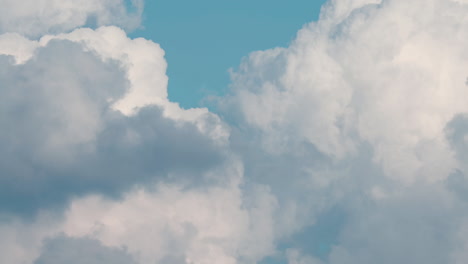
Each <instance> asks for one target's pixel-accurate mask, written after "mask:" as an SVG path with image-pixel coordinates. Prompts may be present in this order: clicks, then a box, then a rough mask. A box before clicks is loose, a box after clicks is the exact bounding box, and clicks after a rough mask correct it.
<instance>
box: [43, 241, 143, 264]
mask: <svg viewBox="0 0 468 264" xmlns="http://www.w3.org/2000/svg"><path fill="white" fill-rule="evenodd" d="M62 263H69V264H75V263H76V264H82V263H86V264H101V263H113V264H136V263H137V262H136V261H135V260H134V259H133V258H132V256H131V255H130V254H128V253H127V252H126V251H125V249H119V248H109V247H106V246H104V245H102V244H101V243H100V242H99V241H97V240H93V239H86V238H69V237H66V236H59V237H55V238H50V239H48V240H47V241H46V242H45V244H44V250H43V251H42V255H41V256H40V257H39V258H38V259H37V260H36V261H35V262H34V264H62Z"/></svg>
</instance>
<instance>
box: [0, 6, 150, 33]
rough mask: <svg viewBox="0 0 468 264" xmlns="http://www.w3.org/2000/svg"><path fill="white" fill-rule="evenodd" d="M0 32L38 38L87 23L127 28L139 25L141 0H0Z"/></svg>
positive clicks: (141, 9) (141, 7) (141, 8)
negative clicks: (0, 7)
mask: <svg viewBox="0 0 468 264" xmlns="http://www.w3.org/2000/svg"><path fill="white" fill-rule="evenodd" d="M0 5H1V6H2V9H1V10H0V32H17V33H20V34H24V35H27V36H33V37H38V36H39V37H40V36H41V35H43V34H45V33H60V32H65V31H70V30H72V29H74V28H77V27H80V26H85V25H90V26H103V25H118V26H123V27H126V28H128V29H131V28H135V27H137V26H138V25H139V24H140V17H141V13H142V11H143V1H142V0H131V1H130V0H79V1H76V0H62V1H56V0H40V1H36V0H21V1H16V0H2V1H0Z"/></svg>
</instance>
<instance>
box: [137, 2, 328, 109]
mask: <svg viewBox="0 0 468 264" xmlns="http://www.w3.org/2000/svg"><path fill="white" fill-rule="evenodd" d="M324 2H325V0H290V1H284V0H283V1H279V0H237V1H222V0H221V1H220V0H199V1H190V0H184V1H182V0H171V1H161V0H153V1H146V2H145V10H144V14H143V26H142V28H141V29H138V30H136V31H134V32H133V33H132V34H131V36H132V37H144V38H147V39H151V40H153V41H155V42H157V43H159V44H161V46H162V48H163V49H164V50H165V51H166V59H167V61H168V72H167V74H168V76H169V87H168V93H169V99H170V100H171V101H174V102H179V103H180V105H181V106H182V107H185V108H189V107H197V106H206V105H205V104H204V103H203V102H204V100H203V98H206V97H207V96H210V95H223V94H225V93H226V91H227V90H228V86H229V73H228V70H229V69H230V68H236V67H237V66H238V65H239V63H240V61H241V59H242V57H244V56H247V55H248V54H249V53H250V52H252V51H256V50H264V49H269V48H274V47H278V46H286V45H288V43H289V42H290V41H291V40H292V39H293V38H294V37H295V34H296V32H297V31H298V30H299V29H300V28H301V27H302V26H303V25H304V24H306V23H309V22H311V21H316V20H317V18H318V15H319V13H320V8H321V6H322V5H323V4H324Z"/></svg>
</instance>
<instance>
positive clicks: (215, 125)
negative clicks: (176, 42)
mask: <svg viewBox="0 0 468 264" xmlns="http://www.w3.org/2000/svg"><path fill="white" fill-rule="evenodd" d="M26 2H27V1H24V2H23V3H22V4H25V3H26ZM0 3H1V4H2V6H3V7H6V8H2V9H1V10H0V14H1V16H0V30H2V32H4V34H2V35H0V127H1V130H0V234H1V235H0V262H1V263H13V264H17V263H18V264H46V263H85V262H86V263H103V264H106V263H129V264H134V263H138V264H149V263H152V264H154V263H164V264H212V263H218V264H242V263H259V264H273V263H288V264H326V263H327V264H374V263H384V264H386V263H388V264H394V263H427V264H430V263H434V264H439V263H453V264H462V263H467V261H468V254H467V253H466V252H468V240H467V235H468V214H467V213H466V207H467V206H468V196H467V192H468V179H467V177H468V176H467V173H468V167H467V166H466V164H467V161H468V143H467V138H468V136H467V135H468V103H467V102H466V100H467V99H466V98H468V94H467V93H468V50H467V49H466V47H468V19H467V18H468V17H467V14H468V2H467V1H464V0H425V1H422V0H414V1H406V0H382V1H378V0H359V1H357V0H353V1H351V0H330V1H328V2H327V3H326V4H325V6H324V7H323V9H322V12H321V16H320V19H319V20H318V21H317V22H313V23H310V24H308V25H305V26H304V27H303V28H302V29H301V30H300V31H299V32H298V33H297V37H296V39H295V40H294V41H293V42H292V43H291V44H290V45H289V46H288V47H285V48H274V49H270V50H265V51H257V52H253V53H251V54H250V55H249V56H248V57H246V58H244V60H243V62H242V63H241V65H240V66H239V68H238V69H237V70H234V71H233V73H232V84H231V91H230V93H229V94H228V95H226V96H224V97H222V98H219V109H220V110H219V113H217V114H215V113H211V112H209V111H208V110H207V109H203V108H196V109H182V108H180V107H179V106H178V104H177V103H176V102H170V101H169V100H168V98H167V82H168V78H167V76H166V66H167V65H166V61H165V59H164V51H163V50H162V49H161V48H160V47H159V45H158V44H156V43H154V42H152V41H150V40H145V39H130V38H128V37H127V35H126V32H125V29H128V28H131V27H133V26H135V25H137V24H138V19H139V14H140V13H141V8H142V3H141V2H140V1H133V2H131V3H126V2H124V1H113V0H112V1H96V0H94V1H73V2H71V1H70V2H69V1H31V3H29V5H27V4H26V5H25V7H28V8H20V7H19V4H18V1H0ZM129 4H132V5H133V7H134V8H136V11H129V9H128V7H129ZM46 6H47V8H45V7H46ZM103 25H106V26H103ZM109 25H113V26H109ZM83 26H91V27H92V26H98V27H97V28H94V29H92V28H81V27H83ZM99 26H101V27H99ZM117 26H119V27H117ZM120 27H123V28H124V29H121V28H120Z"/></svg>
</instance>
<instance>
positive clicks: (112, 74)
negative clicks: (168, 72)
mask: <svg viewBox="0 0 468 264" xmlns="http://www.w3.org/2000/svg"><path fill="white" fill-rule="evenodd" d="M113 30H114V31H115V30H116V29H113V28H110V29H108V31H113ZM103 31H105V29H101V31H100V33H102V32H103ZM93 32H94V31H91V30H90V32H87V33H88V34H93ZM78 33H80V32H78ZM105 33H106V32H104V33H102V35H103V36H104V37H103V38H102V39H104V41H106V37H107V35H106V34H105ZM117 33H120V34H122V32H121V31H118V30H117ZM96 36H97V35H96ZM89 39H91V38H89ZM124 39H125V40H127V39H126V38H124ZM128 41H130V40H128ZM136 42H137V44H138V42H139V41H138V40H137V41H136ZM137 44H136V45H137ZM41 45H42V46H41ZM41 45H38V46H40V47H38V48H36V49H35V50H34V54H33V55H31V56H32V58H30V59H29V60H28V61H26V62H24V63H23V64H15V63H13V60H12V58H11V57H8V56H2V57H0V58H1V59H0V60H1V63H0V64H1V66H0V67H1V69H2V70H1V71H0V80H1V82H2V85H3V86H2V97H1V103H0V107H1V109H2V110H1V113H2V114H1V117H0V123H1V126H2V127H3V130H2V133H1V136H0V142H1V145H2V151H1V154H0V155H1V156H2V162H1V163H2V166H1V175H2V177H0V182H1V184H0V186H1V192H0V193H1V195H0V196H1V199H0V205H1V206H0V211H6V212H12V211H13V212H21V211H24V212H25V213H32V212H35V211H37V209H39V208H42V207H44V206H48V205H53V204H55V203H57V204H58V205H63V201H66V200H67V198H68V197H69V196H70V195H79V194H83V193H86V192H93V191H100V192H106V193H108V194H111V195H117V194H118V193H119V192H120V191H122V190H125V189H128V188H129V187H131V186H132V184H134V183H142V182H145V181H148V180H151V179H154V178H156V177H169V174H171V175H172V174H177V173H181V174H184V173H188V172H190V174H192V179H193V181H195V179H196V178H197V175H199V173H200V172H201V171H203V170H205V169H207V168H210V167H215V166H218V165H219V163H222V160H223V155H224V154H223V150H222V149H221V148H220V146H221V145H222V143H220V141H219V139H217V138H214V137H212V136H210V135H209V133H206V134H205V133H204V132H203V131H202V130H201V126H197V124H206V126H208V125H210V124H211V125H212V126H213V127H216V126H217V123H218V121H217V119H216V118H214V117H212V118H210V117H209V116H208V117H203V116H202V117H200V118H199V119H200V120H199V121H196V119H193V120H192V121H186V120H177V121H176V120H175V119H172V118H170V117H167V116H166V115H165V113H164V109H165V108H164V104H163V103H161V104H160V105H157V104H156V103H154V104H152V105H151V106H149V105H148V103H147V101H143V102H141V101H135V99H134V97H133V96H134V94H135V93H137V92H139V94H140V95H141V94H143V95H142V96H143V97H145V96H147V97H146V98H147V100H151V99H152V98H158V99H159V100H160V101H161V102H163V101H164V100H165V91H164V93H162V94H158V90H164V89H165V86H164V84H165V81H166V79H167V77H165V75H164V73H163V72H162V73H161V75H157V74H156V73H158V70H159V71H162V70H161V69H159V67H158V64H163V65H165V63H164V62H163V57H162V56H159V55H160V49H158V48H156V49H155V52H156V55H155V56H154V57H151V56H150V55H148V57H150V58H153V59H154V61H155V62H154V63H153V64H156V66H155V67H152V68H151V69H152V70H154V71H155V74H153V76H152V78H150V80H147V82H148V83H149V84H148V85H159V86H155V89H154V90H156V92H154V91H152V92H153V94H157V95H158V97H156V96H153V97H151V95H149V94H148V93H149V92H147V91H146V90H144V89H143V88H141V86H138V83H135V82H132V80H133V75H132V74H133V71H134V70H133V69H132V68H131V67H126V63H127V61H124V62H121V61H118V58H115V59H109V58H103V57H101V56H98V55H97V54H96V51H94V52H93V51H90V50H87V49H86V47H85V46H83V44H82V43H80V42H79V41H71V40H66V39H58V38H57V39H52V40H48V41H46V42H44V43H43V44H41ZM143 45H146V43H145V42H143ZM150 51H151V50H150ZM108 52H112V50H111V49H109V50H108ZM140 52H142V51H141V50H140ZM128 57H129V58H130V59H132V56H131V55H130V56H128ZM158 59H159V60H160V61H158ZM161 61H162V62H161ZM141 64H144V62H142V63H141ZM137 65H138V64H137ZM139 66H140V65H139ZM146 66H147V65H146ZM126 76H129V77H128V78H126ZM140 77H141V75H140ZM158 77H159V79H158ZM160 80H161V81H160ZM160 93H161V92H160ZM126 98H129V99H128V100H127V99H126ZM118 102H124V103H123V104H127V105H133V106H135V107H136V106H138V104H141V105H140V106H141V107H140V111H138V112H137V113H135V114H133V115H125V114H124V113H122V112H120V111H118V109H116V107H114V104H115V103H118ZM145 106H146V107H145ZM167 108H169V107H167ZM168 112H169V113H172V112H170V111H168ZM179 112H181V113H183V112H184V110H182V109H179ZM186 112H190V111H186ZM197 115H198V116H200V114H197ZM206 115H209V114H206ZM189 116H193V115H192V114H189ZM203 118H206V120H204V119H203ZM198 127H200V129H199V128H198ZM32 131H34V132H33V133H32ZM199 180H201V179H199Z"/></svg>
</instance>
